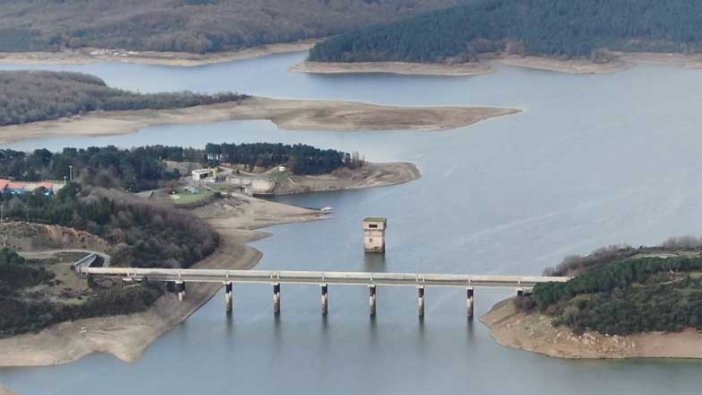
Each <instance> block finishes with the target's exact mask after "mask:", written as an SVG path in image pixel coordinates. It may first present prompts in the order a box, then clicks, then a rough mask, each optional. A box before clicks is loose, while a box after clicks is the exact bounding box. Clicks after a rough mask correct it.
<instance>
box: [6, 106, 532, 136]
mask: <svg viewBox="0 0 702 395" xmlns="http://www.w3.org/2000/svg"><path fill="white" fill-rule="evenodd" d="M518 112H519V110H515V109H510V108H491V107H394V106H381V105H375V104H368V103H360V102H343V101H322V100H283V99H269V98H262V97H257V98H252V99H248V100H244V101H242V102H240V103H221V104H213V105H208V106H196V107H189V108H181V109H173V110H142V111H110V112H95V113H89V114H86V115H83V116H79V117H72V118H62V119H59V120H55V121H43V122H32V123H29V124H25V125H14V126H5V127H0V143H11V142H15V141H20V140H30V139H38V138H50V137H59V136H106V135H120V134H129V133H134V132H136V131H138V130H139V129H142V128H144V127H147V126H153V125H172V124H202V123H207V122H221V121H228V120H256V119H266V120H270V121H272V122H273V123H275V124H276V125H277V126H278V127H280V128H282V129H290V130H325V131H357V130H424V131H440V130H448V129H454V128H459V127H463V126H468V125H471V124H474V123H476V122H480V121H483V120H486V119H489V118H494V117H499V116H504V115H509V114H514V113H518Z"/></svg>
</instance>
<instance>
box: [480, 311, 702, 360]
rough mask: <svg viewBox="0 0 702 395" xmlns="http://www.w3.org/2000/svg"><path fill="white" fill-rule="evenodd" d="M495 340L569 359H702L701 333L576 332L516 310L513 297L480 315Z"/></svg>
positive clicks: (547, 319) (693, 331) (542, 316)
mask: <svg viewBox="0 0 702 395" xmlns="http://www.w3.org/2000/svg"><path fill="white" fill-rule="evenodd" d="M480 320H481V321H482V322H483V323H485V324H486V325H487V326H489V327H490V329H491V332H490V333H491V334H492V336H493V338H495V340H496V341H497V342H498V343H499V344H501V345H503V346H507V347H512V348H518V349H522V350H526V351H532V352H535V353H539V354H544V355H548V356H551V357H559V358H568V359H620V358H702V333H700V332H699V331H697V330H693V329H689V330H685V331H683V332H680V333H644V334H640V335H632V336H616V335H615V336H609V335H602V334H600V333H596V332H586V333H584V334H582V335H576V334H574V333H573V331H571V330H570V329H569V328H567V327H554V326H553V325H552V324H551V321H552V320H551V318H549V317H547V316H545V315H543V314H538V313H532V314H525V313H523V312H520V311H518V310H517V308H516V307H515V306H514V303H513V299H508V300H505V301H502V302H500V303H498V304H496V305H495V306H494V307H493V308H492V310H490V312H488V313H487V314H485V315H484V316H482V317H481V318H480Z"/></svg>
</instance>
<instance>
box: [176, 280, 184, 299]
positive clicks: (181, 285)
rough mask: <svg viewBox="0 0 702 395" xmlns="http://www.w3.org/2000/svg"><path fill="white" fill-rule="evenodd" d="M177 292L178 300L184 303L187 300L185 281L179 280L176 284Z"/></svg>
mask: <svg viewBox="0 0 702 395" xmlns="http://www.w3.org/2000/svg"><path fill="white" fill-rule="evenodd" d="M175 291H176V293H178V300H179V301H181V302H182V301H183V299H185V281H181V280H177V281H176V282H175Z"/></svg>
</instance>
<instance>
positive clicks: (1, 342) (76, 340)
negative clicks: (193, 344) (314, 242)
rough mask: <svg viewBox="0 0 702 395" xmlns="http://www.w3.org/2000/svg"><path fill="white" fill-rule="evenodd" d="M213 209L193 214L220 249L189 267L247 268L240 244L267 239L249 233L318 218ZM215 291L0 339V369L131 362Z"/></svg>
mask: <svg viewBox="0 0 702 395" xmlns="http://www.w3.org/2000/svg"><path fill="white" fill-rule="evenodd" d="M218 204H219V206H218V207H217V208H207V209H206V208H202V209H200V210H201V211H200V212H196V214H197V215H199V216H201V217H203V218H205V219H206V220H207V221H208V222H209V223H211V225H212V226H213V227H214V228H215V229H216V230H217V231H218V232H219V233H220V235H221V245H220V247H219V248H218V250H217V251H216V252H215V253H214V254H212V255H211V256H209V257H208V258H206V259H205V260H203V261H201V262H199V263H198V264H197V265H195V266H194V267H197V268H212V269H214V268H229V269H250V268H252V267H253V266H255V265H256V263H258V261H259V260H260V258H261V255H262V254H261V252H260V251H258V250H256V249H253V248H251V247H248V246H246V245H245V243H246V242H248V241H251V240H255V239H259V238H261V237H265V236H266V235H267V234H266V233H261V232H256V231H254V230H253V229H257V228H260V227H263V226H269V225H274V224H280V223H292V222H304V221H312V220H316V219H319V218H320V214H319V213H318V212H316V211H312V210H307V209H302V208H298V207H292V206H286V205H282V204H277V203H272V202H267V201H264V200H259V199H254V198H249V197H244V196H241V197H236V198H229V199H226V200H223V201H220V202H219V203H218ZM215 214H216V215H215ZM219 288H220V287H219V285H216V284H191V285H189V286H188V289H187V295H186V299H185V301H183V302H178V300H177V298H176V297H175V296H174V295H172V294H167V295H166V296H164V297H162V298H161V299H159V300H158V301H157V302H156V304H155V305H154V306H153V307H152V308H151V309H149V310H148V311H146V312H144V313H139V314H132V315H128V316H115V317H106V318H90V319H84V320H78V321H74V322H65V323H61V324H58V325H55V326H52V327H50V328H47V329H45V330H43V331H42V332H40V333H38V334H26V335H20V336H15V337H11V338H6V339H0V355H2V358H0V367H11V366H44V365H56V364H62V363H67V362H71V361H74V360H77V359H79V358H81V357H83V356H85V355H88V354H90V353H93V352H105V353H110V354H113V355H115V356H116V357H117V358H119V359H121V360H123V361H134V360H136V359H137V358H138V357H139V356H140V355H141V354H142V353H143V352H144V350H146V348H147V347H148V346H149V345H150V344H151V343H152V342H153V341H154V340H156V339H157V338H158V337H159V336H161V335H162V334H164V333H166V332H167V331H169V330H170V329H172V328H173V327H175V326H176V325H178V324H179V323H181V322H182V321H184V320H185V319H186V318H187V317H189V316H190V315H191V314H192V313H194V312H195V311H196V310H197V309H198V308H199V307H200V306H202V305H203V304H205V303H206V302H207V301H208V300H209V299H210V298H211V297H212V296H214V295H215V293H216V292H217V291H218V290H219ZM222 314H223V315H224V312H223V313H222ZM223 319H224V318H223ZM81 332H83V333H81Z"/></svg>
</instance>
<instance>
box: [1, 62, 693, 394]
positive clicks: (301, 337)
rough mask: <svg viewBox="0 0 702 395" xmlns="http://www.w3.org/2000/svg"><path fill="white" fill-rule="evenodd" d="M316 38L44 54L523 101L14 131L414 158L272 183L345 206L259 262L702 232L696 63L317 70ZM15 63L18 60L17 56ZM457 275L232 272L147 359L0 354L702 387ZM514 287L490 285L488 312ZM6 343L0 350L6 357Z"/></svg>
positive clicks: (213, 85)
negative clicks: (497, 321)
mask: <svg viewBox="0 0 702 395" xmlns="http://www.w3.org/2000/svg"><path fill="white" fill-rule="evenodd" d="M303 58H304V55H301V54H292V55H277V56H270V57H265V58H261V59H256V60H249V61H242V62H234V63H226V64H219V65H210V66H203V67H195V68H171V67H162V66H144V65H134V64H97V65H81V66H78V65H76V66H55V67H37V68H49V69H53V70H76V71H84V72H88V73H92V74H96V75H98V76H100V77H102V78H104V79H105V80H106V82H107V83H108V84H110V85H113V86H117V87H120V88H125V89H132V90H139V91H141V92H153V91H167V90H186V89H187V90H192V91H198V92H217V91H223V90H235V91H238V92H241V93H249V94H254V95H262V96H271V97H280V98H309V99H320V100H325V99H340V100H358V101H368V102H374V103H379V104H397V105H486V106H502V107H514V108H521V109H523V110H524V111H523V112H522V113H520V114H516V115H513V116H508V117H504V118H498V119H494V120H490V121H487V122H483V123H479V124H476V125H473V126H471V127H468V128H463V129H456V130H452V131H448V132H440V133H429V132H427V133H423V132H402V131H397V132H384V133H380V132H352V133H349V132H344V133H340V132H311V131H299V132H291V131H284V130H278V129H277V128H276V127H275V125H273V124H272V123H270V122H266V121H244V122H242V121H236V122H222V123H214V124H207V125H179V126H158V127H150V128H146V129H144V130H142V131H140V132H139V133H136V134H132V135H123V136H112V137H100V138H82V139H77V138H70V137H69V138H62V139H46V140H36V141H25V142H19V143H17V144H13V145H11V148H16V149H26V150H30V149H35V148H41V147H46V148H49V149H54V150H58V149H61V148H63V147H64V146H77V147H87V146H90V145H106V144H114V145H118V146H123V147H131V146H138V145H145V144H170V145H189V146H204V145H205V144H206V143H208V142H215V143H216V142H235V143H240V142H284V143H306V144H311V145H315V146H319V147H328V148H336V149H340V150H344V151H349V152H350V151H359V152H360V153H361V154H363V155H365V157H366V159H368V160H371V161H411V162H414V163H416V164H417V165H418V166H419V168H420V169H421V171H422V174H423V177H422V178H421V179H419V180H418V181H415V182H412V183H409V184H405V185H399V186H393V187H385V188H377V189H368V190H363V191H350V192H335V193H319V194H309V195H298V196H289V197H279V198H277V200H279V201H282V202H285V203H290V204H295V205H300V206H305V207H323V206H333V207H334V209H335V212H334V216H333V218H331V219H329V220H325V221H320V222H314V223H307V224H293V225H283V226H276V227H272V228H268V229H266V231H269V232H271V233H272V237H269V238H267V239H263V240H260V241H257V242H255V243H253V244H252V245H253V246H254V247H256V248H258V249H260V250H261V251H263V252H264V254H265V255H264V258H263V260H262V261H261V263H260V264H259V266H258V267H257V268H259V269H264V270H275V269H281V270H282V269H286V270H296V269H299V270H339V271H392V272H433V273H471V274H525V275H527V274H533V275H538V274H540V273H541V271H542V270H543V269H544V268H545V267H546V266H553V265H556V264H558V263H559V262H560V260H561V259H562V258H563V257H565V256H567V255H571V254H585V253H588V252H590V251H591V250H593V249H595V248H598V247H602V246H607V245H612V244H623V243H626V244H630V245H633V246H639V245H646V244H655V243H660V242H662V241H664V240H665V239H666V238H668V237H670V236H681V235H689V234H691V235H697V236H699V235H702V226H701V225H700V223H701V219H702V177H701V176H700V174H702V133H700V126H699V125H702V111H700V108H702V70H687V69H681V68H675V67H667V66H650V65H646V66H637V67H634V68H632V69H629V70H626V71H623V72H619V73H616V74H602V75H566V74H557V73H550V72H541V71H531V70H525V69H517V68H509V67H498V69H497V71H496V72H495V73H493V74H489V75H483V76H475V77H417V76H392V75H363V76H361V75H343V76H312V75H304V74H298V73H291V72H288V71H287V68H288V67H290V66H291V65H293V64H295V63H297V62H299V61H301V60H302V59H303ZM4 68H20V67H19V66H18V67H11V66H4ZM368 216H382V217H387V218H388V233H387V252H386V255H385V257H384V258H379V257H377V256H366V255H364V253H363V233H362V230H361V221H362V219H363V218H364V217H368ZM464 292H465V291H464V290H441V289H433V288H432V289H428V290H427V294H426V317H425V320H424V321H423V322H420V321H419V320H418V319H417V315H416V309H417V305H416V303H417V301H416V294H415V293H416V290H415V289H413V288H408V289H384V288H380V289H379V290H378V315H377V317H376V319H375V320H371V319H369V317H368V295H367V290H365V289H362V288H344V287H330V290H329V296H330V302H329V315H328V317H326V318H323V317H322V315H321V314H320V311H319V289H317V288H316V287H309V286H302V287H295V286H288V287H283V289H282V315H281V316H280V318H279V319H275V318H274V317H273V312H272V303H271V300H272V291H271V289H270V287H267V286H256V285H241V286H237V287H235V290H234V298H235V308H234V309H235V311H234V316H233V319H231V320H228V319H227V318H226V317H225V313H224V297H223V295H222V294H219V295H217V296H216V297H215V298H214V299H213V300H212V301H210V302H209V303H208V304H207V305H206V306H204V307H203V308H202V309H201V310H199V311H198V312H197V313H195V314H194V315H193V316H192V317H191V318H190V319H188V320H187V321H186V322H185V323H184V324H182V325H180V326H179V327H177V328H175V329H174V330H173V331H171V332H170V333H168V334H166V335H165V336H163V337H162V338H161V339H159V340H158V341H156V342H155V343H154V344H153V345H152V346H151V347H150V348H149V349H148V350H147V351H146V353H145V354H144V355H143V357H142V358H141V359H140V360H138V361H136V362H134V363H129V364H127V363H123V362H121V361H119V360H117V359H116V358H114V357H112V356H110V355H100V354H96V355H91V356H88V357H86V358H83V359H81V360H79V361H77V362H75V363H71V364H67V365H62V366H56V367H42V368H17V369H4V370H0V382H2V383H3V384H4V385H6V386H8V387H9V388H12V389H13V390H16V391H18V392H19V393H20V394H30V395H31V394H42V395H44V394H71V395H77V394H154V393H171V394H193V393H202V394H211V393H241V394H249V393H266V394H274V393H286V394H309V393H320V394H321V393H324V394H328V393H335V394H355V393H387V394H395V393H411V394H434V393H441V394H443V393H465V394H471V393H472V394H500V395H501V394H514V393H519V394H534V395H536V394H538V395H544V394H563V393H568V394H591V393H597V392H600V393H616V394H660V393H662V392H668V393H681V394H682V393H690V394H692V393H698V392H699V371H700V368H702V365H700V363H699V362H694V361H675V360H629V361H566V360H560V359H553V358H547V357H543V356H540V355H535V354H531V353H528V352H524V351H520V350H513V349H507V348H503V347H501V346H499V345H497V344H496V343H495V342H494V341H493V340H492V338H491V337H490V334H489V331H488V329H487V328H486V327H485V326H484V325H482V324H481V323H480V322H479V321H478V320H477V319H476V320H475V321H474V322H468V321H467V320H466V318H465V299H464V297H465V295H464ZM508 296H511V293H510V292H507V291H491V290H482V289H479V290H477V292H476V315H478V316H479V315H482V314H484V313H485V312H486V311H487V310H489V309H490V307H491V306H492V305H493V304H494V303H495V302H497V301H499V300H501V299H503V298H505V297H508ZM1 357H2V356H0V358H1Z"/></svg>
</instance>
